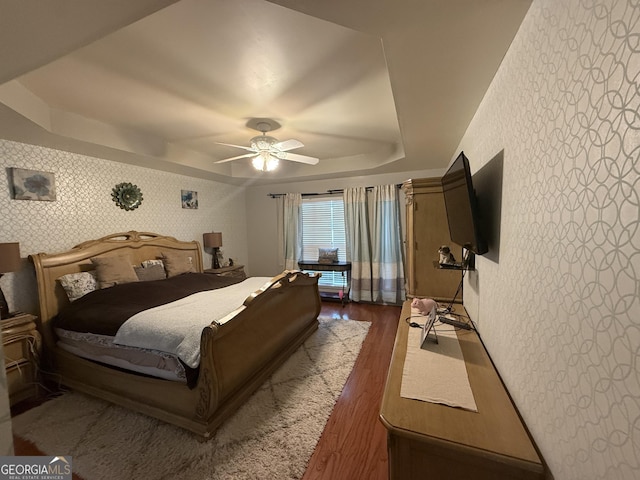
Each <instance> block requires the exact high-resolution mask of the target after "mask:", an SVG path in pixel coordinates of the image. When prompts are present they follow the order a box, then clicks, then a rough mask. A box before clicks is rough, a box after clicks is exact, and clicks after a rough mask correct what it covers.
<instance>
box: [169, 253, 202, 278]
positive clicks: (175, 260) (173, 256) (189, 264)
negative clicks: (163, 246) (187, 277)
mask: <svg viewBox="0 0 640 480" xmlns="http://www.w3.org/2000/svg"><path fill="white" fill-rule="evenodd" d="M162 261H163V262H164V269H165V270H166V271H167V277H175V276H176V275H181V274H183V273H188V272H195V271H196V270H195V268H194V267H193V261H192V257H191V255H189V254H188V253H180V252H164V253H163V254H162Z"/></svg>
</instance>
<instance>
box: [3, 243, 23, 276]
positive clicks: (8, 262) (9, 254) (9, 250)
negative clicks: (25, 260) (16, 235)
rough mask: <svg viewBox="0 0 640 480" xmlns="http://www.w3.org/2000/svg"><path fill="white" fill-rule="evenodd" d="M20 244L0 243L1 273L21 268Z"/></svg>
mask: <svg viewBox="0 0 640 480" xmlns="http://www.w3.org/2000/svg"><path fill="white" fill-rule="evenodd" d="M20 263H21V262H20V244H19V243H18V242H14V243H0V273H7V272H15V271H17V270H20Z"/></svg>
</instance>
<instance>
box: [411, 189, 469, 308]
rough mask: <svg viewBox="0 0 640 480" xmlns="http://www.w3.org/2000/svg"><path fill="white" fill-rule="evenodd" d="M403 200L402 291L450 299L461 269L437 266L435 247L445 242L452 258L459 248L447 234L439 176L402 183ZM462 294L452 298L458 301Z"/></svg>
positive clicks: (457, 256)
mask: <svg viewBox="0 0 640 480" xmlns="http://www.w3.org/2000/svg"><path fill="white" fill-rule="evenodd" d="M402 190H403V191H404V194H405V200H406V219H407V224H406V229H407V231H406V245H405V246H406V272H405V277H406V282H407V284H406V290H407V297H409V298H412V297H420V298H423V297H428V298H433V299H434V300H437V301H440V302H448V301H451V298H452V297H453V295H454V294H455V292H456V289H457V288H458V284H459V283H460V279H461V278H462V271H461V270H445V269H441V268H438V260H439V255H438V249H439V248H440V246H441V245H448V246H449V247H450V248H451V252H452V253H453V255H454V256H455V259H456V261H458V262H459V261H461V260H462V247H460V246H459V245H456V244H454V243H453V242H452V241H451V238H450V237H449V224H448V221H447V212H446V209H445V206H444V196H443V194H442V184H441V183H440V178H418V179H411V180H407V181H406V182H404V183H403V184H402ZM461 299H462V295H461V294H460V295H459V297H458V298H457V299H456V300H457V301H461Z"/></svg>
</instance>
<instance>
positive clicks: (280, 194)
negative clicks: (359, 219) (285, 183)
mask: <svg viewBox="0 0 640 480" xmlns="http://www.w3.org/2000/svg"><path fill="white" fill-rule="evenodd" d="M396 187H397V188H400V187H402V184H401V183H397V184H396ZM365 188H366V189H367V191H368V190H371V189H372V188H373V187H365ZM343 192H344V189H343V188H335V189H332V190H327V191H326V192H315V193H302V194H301V195H302V196H303V197H315V196H318V195H335V194H337V193H343ZM285 195H286V193H267V196H268V197H271V198H278V197H284V196H285Z"/></svg>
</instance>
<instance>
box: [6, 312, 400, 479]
mask: <svg viewBox="0 0 640 480" xmlns="http://www.w3.org/2000/svg"><path fill="white" fill-rule="evenodd" d="M320 315H321V316H325V317H326V316H328V317H333V318H342V319H345V320H360V321H368V322H371V328H370V329H369V334H368V335H367V338H366V339H365V341H364V343H363V345H362V349H361V351H360V355H359V356H358V359H357V361H356V364H355V366H354V368H353V371H352V372H351V375H350V376H349V379H348V380H347V383H346V385H345V387H344V390H343V391H342V395H340V397H339V398H338V401H337V402H336V405H335V408H334V409H333V412H332V413H331V416H330V417H329V420H328V421H327V425H326V427H325V429H324V432H323V433H322V436H321V438H320V441H319V442H318V445H317V446H316V449H315V451H314V453H313V455H312V457H311V460H310V461H309V465H308V466H307V471H306V472H305V474H304V476H303V480H312V479H313V480H319V479H322V480H361V479H362V480H378V479H379V480H386V479H387V478H388V462H387V435H386V430H385V429H384V427H383V426H382V423H380V420H379V418H378V416H379V413H380V403H381V401H382V392H383V390H384V383H385V380H386V377H387V370H388V368H389V361H390V359H391V352H392V350H393V342H394V339H395V335H396V329H397V327H398V318H399V316H400V307H393V306H380V305H366V304H357V303H349V304H346V305H345V306H344V307H343V306H342V305H341V304H340V303H338V302H323V304H322V311H321V313H320ZM31 406H33V405H29V404H26V405H19V406H17V408H16V409H14V410H12V413H14V414H18V413H20V412H22V411H24V410H25V409H27V408H30V407H31ZM13 440H14V449H15V454H16V455H34V456H35V455H42V453H41V452H40V451H39V450H38V449H37V448H36V447H35V446H34V445H33V444H31V443H30V442H27V441H25V440H22V439H21V438H19V437H16V436H14V439H13ZM73 478H74V480H82V479H81V477H79V476H77V475H75V474H74V476H73Z"/></svg>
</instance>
